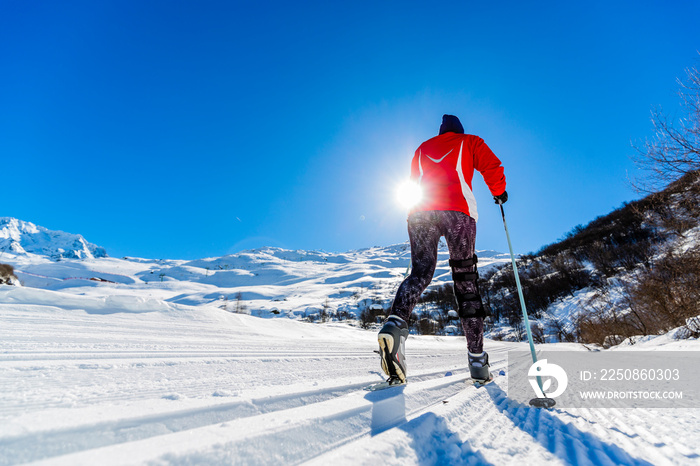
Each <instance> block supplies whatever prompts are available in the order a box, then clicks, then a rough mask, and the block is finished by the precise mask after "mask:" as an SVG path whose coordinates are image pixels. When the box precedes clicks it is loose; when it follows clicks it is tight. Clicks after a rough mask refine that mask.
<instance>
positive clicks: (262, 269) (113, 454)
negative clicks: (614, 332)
mask: <svg viewBox="0 0 700 466" xmlns="http://www.w3.org/2000/svg"><path fill="white" fill-rule="evenodd" d="M407 249H408V248H407V247H406V246H405V245H398V246H392V247H388V248H371V249H367V250H363V251H355V252H349V253H344V254H330V253H322V252H306V251H286V250H281V249H274V248H265V249H261V250H257V251H247V252H244V253H240V254H236V255H232V256H226V257H223V258H216V259H204V260H199V261H174V260H163V261H157V260H148V259H126V260H125V259H114V258H108V257H105V258H87V259H83V260H72V259H64V260H61V261H59V262H56V261H54V260H51V258H50V257H47V256H43V255H36V254H33V253H30V252H26V253H21V254H18V253H16V251H15V252H12V253H11V252H5V253H4V254H3V256H2V258H0V261H1V262H7V263H11V264H12V265H13V266H14V267H15V269H16V271H17V275H18V276H19V277H20V279H21V280H22V281H23V282H24V284H25V286H24V287H13V286H6V285H1V286H0V329H2V338H0V465H10V464H25V463H32V464H51V465H59V464H65V465H81V464H84V465H95V464H100V465H117V464H128V465H132V464H172V465H179V464H182V465H185V464H188V465H189V464H208V465H209V464H297V463H310V464H328V463H329V462H330V463H331V464H349V465H350V464H353V465H354V464H377V463H385V464H402V465H405V464H697V463H698V461H700V441H699V440H700V422H699V421H700V410H698V409H692V408H691V409H655V410H654V409H639V408H637V409H628V408H623V405H620V406H619V407H614V408H598V409H560V408H555V409H553V410H549V411H542V410H536V409H534V408H531V407H529V406H528V405H526V404H523V403H521V402H518V401H515V400H514V399H509V398H508V397H507V396H506V392H507V376H506V375H502V372H501V371H503V370H505V368H506V352H507V351H508V350H510V349H526V345H524V344H521V343H501V342H494V341H490V340H487V341H486V342H485V348H486V350H487V351H488V352H489V354H490V356H491V362H492V371H493V372H495V373H496V374H498V375H497V377H496V379H495V381H494V383H493V384H491V385H488V386H486V387H483V388H479V389H477V388H474V387H473V386H471V385H467V384H465V378H466V374H467V366H466V358H465V352H466V342H465V341H464V339H463V337H428V336H413V335H412V336H410V337H409V340H408V342H407V360H408V366H409V380H410V383H409V384H408V385H406V386H405V387H399V388H395V389H391V390H387V391H383V392H373V393H369V392H366V391H364V390H362V388H363V387H364V386H366V385H367V384H369V383H374V382H377V381H380V380H382V379H383V375H382V374H381V371H380V365H379V360H378V356H377V355H376V354H375V353H374V352H373V350H374V349H376V346H377V344H376V333H375V331H364V330H361V329H359V328H356V327H353V326H351V325H348V324H346V323H344V322H343V323H339V322H332V323H325V324H318V323H317V324H311V323H307V322H303V321H300V320H299V319H297V317H300V316H303V315H304V314H305V313H307V314H308V313H311V312H314V310H318V308H319V306H321V305H322V303H323V302H324V301H325V300H326V299H328V300H329V302H330V303H331V305H332V308H333V309H339V308H342V306H347V308H348V309H358V305H359V304H361V303H362V302H371V301H372V300H373V299H377V300H380V301H382V300H385V299H391V292H392V291H393V290H395V287H396V286H398V283H399V282H400V279H401V276H402V274H403V273H404V272H405V268H406V265H407V261H408V251H407ZM489 256H491V257H490V259H489V260H487V258H488V257H489ZM440 260H441V263H440V267H439V269H438V271H437V272H436V276H437V278H438V280H446V279H447V275H448V273H449V269H448V267H447V264H446V256H445V253H444V252H441V256H440ZM502 260H504V258H503V257H502V256H499V255H498V254H496V253H493V254H488V253H486V254H481V255H480V264H483V265H488V264H487V262H491V263H496V262H498V261H502ZM238 293H241V294H242V295H243V296H244V301H243V302H244V303H245V305H246V307H247V309H248V310H249V311H251V312H252V313H254V314H258V315H264V316H268V317H269V316H273V315H274V314H272V313H271V311H272V310H273V308H275V307H276V308H277V309H279V310H280V314H279V315H281V316H288V317H292V318H291V319H290V318H281V319H280V318H278V319H262V318H258V317H255V316H252V315H244V314H234V313H232V312H226V311H225V310H224V309H222V305H224V306H228V307H229V310H232V309H231V308H232V307H233V306H234V305H235V296H236V295H237V294H238ZM221 296H226V297H229V299H228V301H225V300H222V299H221ZM232 301H233V302H232ZM547 347H548V348H550V347H554V348H560V349H567V350H575V351H586V349H585V348H583V347H581V346H580V345H575V344H557V345H547ZM639 348H642V349H654V350H658V349H664V350H686V351H687V350H693V351H696V350H698V349H700V346H699V345H698V341H696V340H695V341H688V340H686V341H682V342H679V341H675V340H673V339H671V338H668V337H665V336H664V337H658V338H656V339H648V340H646V341H644V342H643V343H640V344H639V345H635V347H632V348H629V350H630V351H637V350H638V349H639ZM574 388H575V384H574Z"/></svg>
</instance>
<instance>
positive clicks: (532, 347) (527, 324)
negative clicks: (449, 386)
mask: <svg viewBox="0 0 700 466" xmlns="http://www.w3.org/2000/svg"><path fill="white" fill-rule="evenodd" d="M499 205H500V206H501V217H503V228H505V230H506V239H507V240H508V249H510V260H511V261H512V262H513V273H514V274H515V285H516V286H517V287H518V297H519V298H520V308H521V309H522V311H523V319H524V321H525V330H526V331H527V341H528V342H529V343H530V353H531V354H532V363H533V364H537V354H535V343H534V342H533V341H532V332H530V320H529V319H528V318H527V309H526V308H525V298H524V297H523V287H522V286H520V277H519V276H518V266H517V265H515V254H513V245H512V244H511V243H510V235H509V234H508V225H507V224H506V213H505V211H504V210H503V204H499ZM537 385H539V386H540V390H542V380H541V379H540V377H539V376H537Z"/></svg>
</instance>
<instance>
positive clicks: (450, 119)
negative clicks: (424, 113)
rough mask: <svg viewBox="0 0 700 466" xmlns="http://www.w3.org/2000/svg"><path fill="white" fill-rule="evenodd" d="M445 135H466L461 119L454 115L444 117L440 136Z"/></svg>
mask: <svg viewBox="0 0 700 466" xmlns="http://www.w3.org/2000/svg"><path fill="white" fill-rule="evenodd" d="M443 133H461V134H464V128H463V127H462V123H460V121H459V118H457V117H456V116H454V115H443V116H442V124H441V125H440V134H443Z"/></svg>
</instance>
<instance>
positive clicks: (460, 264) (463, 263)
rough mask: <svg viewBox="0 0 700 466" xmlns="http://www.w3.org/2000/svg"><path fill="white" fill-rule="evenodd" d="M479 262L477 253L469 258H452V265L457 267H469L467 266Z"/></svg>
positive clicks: (450, 261)
mask: <svg viewBox="0 0 700 466" xmlns="http://www.w3.org/2000/svg"><path fill="white" fill-rule="evenodd" d="M477 262H479V258H478V257H476V254H474V255H473V256H472V257H470V258H469V259H450V260H449V263H450V267H452V268H455V267H458V268H467V267H473V266H475V265H476V264H477Z"/></svg>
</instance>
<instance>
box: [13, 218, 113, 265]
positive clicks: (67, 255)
mask: <svg viewBox="0 0 700 466" xmlns="http://www.w3.org/2000/svg"><path fill="white" fill-rule="evenodd" d="M0 252H10V253H12V254H27V253H32V254H38V255H43V256H47V257H49V258H51V259H52V260H61V259H93V258H100V257H107V251H105V249H104V248H102V247H99V246H96V245H94V244H91V243H88V242H87V241H85V238H83V237H82V236H81V235H75V234H71V233H64V232H62V231H52V230H48V229H46V228H44V227H41V226H37V225H34V224H33V223H30V222H25V221H22V220H18V219H16V218H10V217H0Z"/></svg>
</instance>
